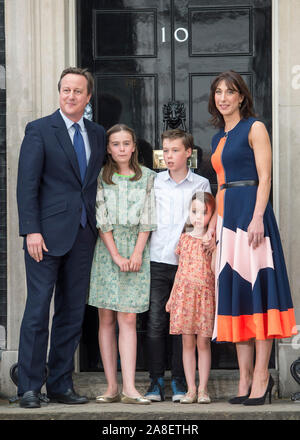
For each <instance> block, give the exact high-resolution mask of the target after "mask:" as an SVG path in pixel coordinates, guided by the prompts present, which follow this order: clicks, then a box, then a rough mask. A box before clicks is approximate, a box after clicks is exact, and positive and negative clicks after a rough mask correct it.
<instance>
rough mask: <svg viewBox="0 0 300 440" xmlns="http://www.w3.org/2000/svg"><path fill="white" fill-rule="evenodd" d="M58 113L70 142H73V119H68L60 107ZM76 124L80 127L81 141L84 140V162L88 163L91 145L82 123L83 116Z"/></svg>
mask: <svg viewBox="0 0 300 440" xmlns="http://www.w3.org/2000/svg"><path fill="white" fill-rule="evenodd" d="M59 111H60V114H61V116H62V118H63V120H64V121H65V124H66V127H67V130H68V133H69V136H70V139H71V142H72V144H73V139H74V134H75V127H73V124H74V121H71V119H69V118H68V117H67V116H66V115H65V114H64V113H63V112H62V111H61V109H59ZM77 124H78V125H79V127H80V132H81V134H82V137H83V142H84V148H85V155H86V163H87V165H88V163H89V159H90V156H91V147H90V142H89V137H88V134H87V131H86V128H85V125H84V121H83V116H82V117H81V118H80V119H79V121H78V122H77Z"/></svg>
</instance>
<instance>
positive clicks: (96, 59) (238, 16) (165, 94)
mask: <svg viewBox="0 0 300 440" xmlns="http://www.w3.org/2000/svg"><path fill="white" fill-rule="evenodd" d="M77 3H78V13H77V17H78V65H80V66H81V67H88V68H89V69H90V70H91V71H92V72H93V74H94V78H95V84H96V91H95V95H94V99H93V103H92V104H93V119H94V120H95V121H96V122H99V123H100V124H102V125H103V126H104V127H105V128H106V129H107V128H109V127H111V126H112V125H113V124H115V123H117V122H122V123H125V124H127V125H129V126H130V127H132V128H134V130H135V131H136V133H137V137H138V144H139V150H140V151H141V159H142V160H143V161H144V164H145V165H146V166H148V167H150V168H151V167H152V150H153V149H159V148H160V134H161V132H162V131H163V113H162V109H163V106H164V104H167V103H168V102H169V101H171V100H172V101H174V100H177V101H180V102H181V103H183V105H184V107H185V111H186V128H187V130H188V131H190V132H191V133H192V134H193V136H194V140H195V144H196V146H197V147H198V151H199V152H200V154H198V165H197V169H196V170H195V171H196V172H197V173H199V174H201V175H203V176H205V177H207V178H209V179H210V182H211V184H212V187H213V190H215V189H216V177H215V174H214V172H213V170H212V167H211V164H210V141H211V138H212V136H213V134H214V133H215V129H214V128H213V127H212V126H211V125H210V124H209V119H210V115H209V114H208V112H207V103H208V96H209V88H210V83H211V81H212V79H213V78H214V77H215V76H216V75H217V74H218V73H220V72H223V71H225V70H229V69H233V70H236V71H237V72H239V73H241V74H242V76H243V77H244V78H245V80H246V81H247V84H248V85H249V87H250V90H251V92H252V94H253V97H254V103H255V109H256V112H257V114H258V115H259V116H260V117H261V118H262V119H263V120H264V121H265V123H266V125H267V127H268V129H269V132H271V116H272V101H271V96H272V83H271V79H272V70H271V68H272V61H271V0H214V1H211V0H209V1H208V0H114V1H108V0H89V1H88V2H87V1H86V0H78V2H77ZM91 309H92V308H91V307H88V308H87V314H86V319H85V324H84V329H83V339H82V350H81V353H82V362H81V368H82V369H83V370H86V369H94V364H96V363H97V362H98V359H97V355H96V354H95V353H96V352H95V350H97V353H98V348H97V325H98V324H97V313H96V311H95V310H91ZM145 321H146V314H143V315H140V316H139V319H138V341H139V343H138V361H137V368H138V369H144V368H145V357H144V349H143V339H144V328H145ZM212 363H213V368H235V367H236V358H235V351H234V348H233V346H232V344H213V362H212Z"/></svg>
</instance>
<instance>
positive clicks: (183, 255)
mask: <svg viewBox="0 0 300 440" xmlns="http://www.w3.org/2000/svg"><path fill="white" fill-rule="evenodd" d="M175 252H176V254H177V255H179V265H178V270H177V273H176V277H175V281H174V285H173V289H172V292H171V295H170V299H169V301H168V303H167V306H166V310H167V312H170V334H172V335H180V334H186V335H190V334H195V335H196V334H199V335H200V336H205V337H211V336H212V333H213V327H214V316H215V290H214V288H215V277H214V274H213V272H212V270H211V256H208V255H207V254H206V253H205V252H204V248H203V245H202V240H201V239H200V238H196V237H193V236H191V235H190V234H188V233H185V234H182V235H181V237H180V240H179V243H178V245H177V248H176V251H175Z"/></svg>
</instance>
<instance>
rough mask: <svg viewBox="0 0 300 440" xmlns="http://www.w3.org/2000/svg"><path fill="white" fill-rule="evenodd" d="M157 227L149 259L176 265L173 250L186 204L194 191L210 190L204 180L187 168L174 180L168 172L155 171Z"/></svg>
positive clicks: (151, 243) (175, 256) (186, 212)
mask: <svg viewBox="0 0 300 440" xmlns="http://www.w3.org/2000/svg"><path fill="white" fill-rule="evenodd" d="M154 191H155V202H156V215H157V230H156V231H154V232H152V235H151V240H150V259H151V261H156V262H158V263H167V264H175V265H177V264H178V256H177V255H176V254H175V249H176V246H177V243H178V241H179V238H180V235H181V233H182V229H183V227H184V224H185V222H186V220H187V217H188V212H189V205H190V202H191V199H192V196H193V194H194V193H195V192H196V191H205V192H209V193H211V189H210V184H209V181H208V179H206V178H205V177H202V176H199V175H198V174H195V173H193V172H192V171H191V170H189V171H188V173H187V175H186V177H185V178H184V179H183V180H182V181H181V182H179V183H176V182H175V181H174V180H173V179H172V178H171V176H170V174H169V171H162V172H161V173H158V174H157V177H156V179H155V181H154Z"/></svg>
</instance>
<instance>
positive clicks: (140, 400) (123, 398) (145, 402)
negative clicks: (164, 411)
mask: <svg viewBox="0 0 300 440" xmlns="http://www.w3.org/2000/svg"><path fill="white" fill-rule="evenodd" d="M121 402H122V403H133V404H135V405H150V403H151V401H150V400H148V399H146V398H145V397H142V396H140V397H130V396H126V394H124V393H122V394H121Z"/></svg>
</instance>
